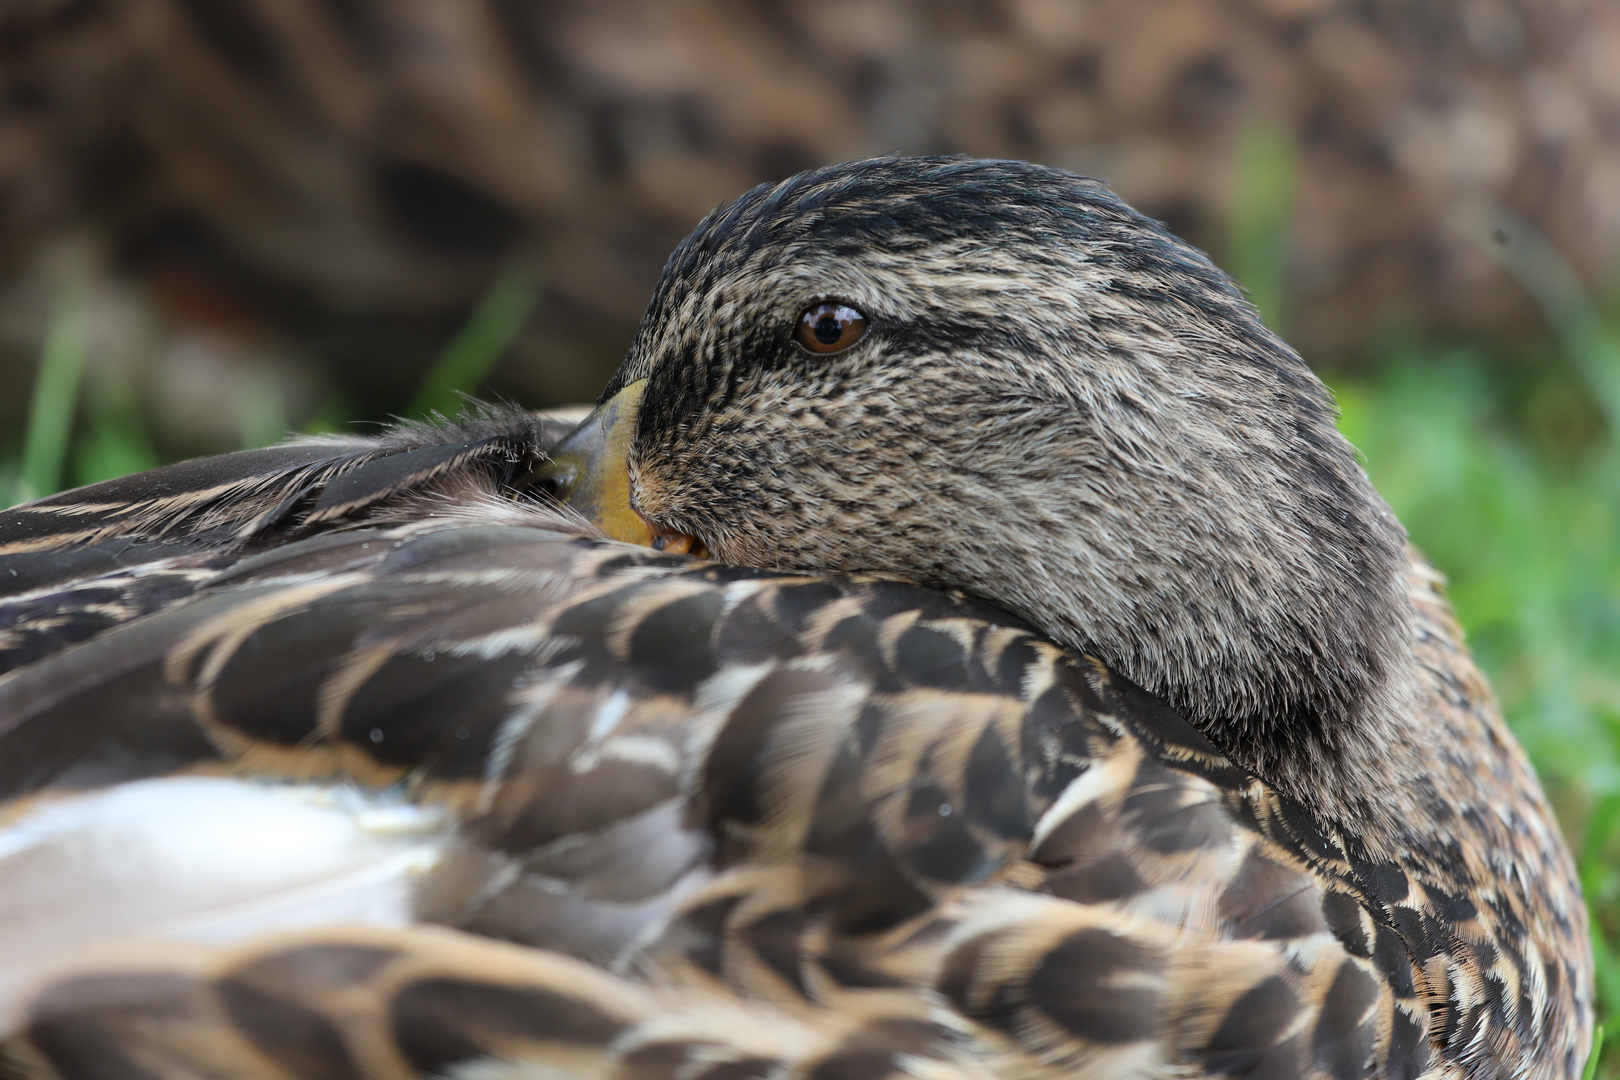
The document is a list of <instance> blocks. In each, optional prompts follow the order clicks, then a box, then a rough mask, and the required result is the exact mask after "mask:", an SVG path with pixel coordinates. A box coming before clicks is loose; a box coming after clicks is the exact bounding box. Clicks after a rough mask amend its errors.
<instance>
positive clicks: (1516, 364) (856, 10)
mask: <svg viewBox="0 0 1620 1080" xmlns="http://www.w3.org/2000/svg"><path fill="white" fill-rule="evenodd" d="M888 151H901V152H906V153H936V152H962V153H968V154H974V155H979V156H1012V157H1021V158H1027V159H1030V160H1035V161H1042V162H1047V163H1051V164H1055V165H1060V166H1063V167H1065V168H1070V169H1074V170H1077V171H1079V172H1083V173H1087V174H1089V175H1092V176H1096V177H1099V178H1101V179H1104V180H1106V181H1108V182H1109V183H1110V184H1112V185H1113V186H1114V187H1115V189H1116V190H1118V191H1119V192H1120V193H1121V194H1123V195H1124V196H1125V197H1126V198H1127V199H1128V200H1130V201H1131V202H1132V203H1133V204H1135V205H1136V206H1137V207H1138V208H1139V209H1141V210H1143V211H1145V212H1147V213H1149V214H1152V215H1154V216H1156V217H1159V218H1162V219H1164V220H1165V221H1166V222H1168V223H1169V224H1170V226H1171V227H1172V228H1174V229H1175V230H1176V231H1177V232H1179V233H1180V234H1182V235H1183V236H1186V237H1188V238H1189V239H1191V240H1192V241H1193V242H1195V243H1197V244H1199V245H1200V246H1202V247H1204V248H1205V249H1207V250H1209V251H1210V252H1211V253H1212V254H1213V255H1214V256H1215V258H1216V260H1217V261H1218V262H1220V263H1221V264H1222V265H1223V266H1225V267H1226V268H1227V269H1228V270H1230V271H1231V272H1232V273H1233V274H1234V275H1235V276H1236V277H1237V278H1238V279H1239V281H1240V282H1241V283H1242V284H1243V285H1244V287H1245V288H1246V289H1247V290H1248V291H1249V293H1250V295H1251V297H1252V298H1253V299H1254V301H1255V303H1256V304H1257V305H1258V306H1259V307H1260V309H1261V310H1262V312H1263V313H1264V314H1265V315H1266V317H1267V319H1268V321H1269V322H1271V324H1272V325H1273V326H1274V327H1276V328H1277V329H1279V330H1280V331H1281V332H1282V333H1283V334H1284V336H1286V337H1287V338H1288V339H1289V340H1290V341H1292V342H1293V343H1294V344H1295V345H1296V347H1298V348H1299V349H1300V351H1301V352H1302V353H1303V354H1304V355H1305V357H1306V358H1307V360H1309V361H1310V362H1311V363H1312V364H1313V365H1314V366H1315V367H1316V368H1317V370H1318V371H1321V372H1322V373H1323V374H1324V376H1325V377H1326V378H1327V379H1328V380H1329V382H1330V383H1332V384H1333V386H1334V388H1335V389H1336V391H1337V392H1338V394H1339V397H1340V403H1341V406H1342V408H1343V413H1344V416H1343V425H1344V427H1345V430H1346V431H1347V433H1348V434H1349V435H1350V436H1351V438H1352V439H1353V440H1354V441H1355V442H1356V443H1357V445H1358V446H1359V447H1360V448H1361V449H1362V451H1363V452H1364V453H1365V455H1366V458H1367V466H1368V469H1369V471H1370V472H1371V473H1372V475H1373V478H1374V480H1375V481H1376V482H1377V483H1378V484H1379V486H1380V488H1381V489H1382V490H1383V492H1384V493H1385V495H1386V497H1388V498H1389V500H1390V501H1391V503H1392V504H1393V505H1394V506H1395V508H1396V510H1397V512H1398V513H1399V514H1400V515H1401V516H1402V518H1403V520H1404V521H1405V522H1406V524H1407V526H1408V528H1409V529H1410V531H1411V533H1412V535H1413V537H1414V538H1415V539H1416V540H1417V542H1418V543H1419V544H1420V545H1421V546H1422V547H1423V548H1424V549H1425V550H1426V551H1427V552H1428V554H1429V555H1430V556H1431V557H1432V558H1433V559H1434V560H1435V561H1436V563H1437V564H1438V565H1439V566H1440V567H1441V569H1442V570H1443V571H1445V572H1446V573H1447V574H1448V575H1449V576H1450V578H1451V581H1452V596H1453V599H1454V600H1455V602H1456V604H1457V607H1458V610H1459V613H1460V615H1461V617H1462V619H1463V622H1464V624H1465V625H1466V626H1467V627H1468V629H1469V632H1470V634H1471V641H1472V643H1473V646H1474V648H1475V650H1476V653H1477V654H1478V656H1479V658H1480V659H1481V661H1482V662H1483V663H1484V665H1485V666H1486V668H1487V669H1488V670H1489V671H1490V673H1491V675H1492V678H1493V680H1494V683H1495V686H1496V688H1497V690H1498V692H1499V693H1500V694H1501V696H1502V698H1503V703H1504V706H1505V708H1506V710H1507V713H1508V715H1509V718H1510V720H1511V721H1512V722H1513V724H1514V726H1515V728H1516V729H1517V731H1518V732H1519V734H1520V736H1521V737H1522V738H1523V739H1524V741H1525V743H1526V745H1527V747H1528V748H1529V749H1530V752H1531V754H1532V756H1533V757H1534V758H1535V759H1536V762H1537V764H1538V766H1539V767H1540V768H1541V770H1542V774H1543V776H1544V777H1545V778H1546V780H1547V783H1548V787H1549V790H1550V791H1551V792H1552V794H1553V797H1554V799H1555V801H1556V803H1557V805H1558V808H1559V811H1560V814H1561V815H1562V818H1563V821H1564V824H1565V827H1566V829H1567V830H1568V832H1569V835H1570V837H1571V840H1572V842H1573V843H1574V845H1575V846H1576V849H1577V851H1578V852H1579V855H1580V858H1581V862H1582V868H1583V874H1584V876H1585V879H1586V882H1587V888H1588V892H1589V899H1590V900H1591V902H1592V904H1593V910H1594V914H1595V916H1596V922H1597V929H1598V933H1597V944H1598V949H1599V956H1600V966H1601V971H1600V981H1601V984H1602V987H1601V988H1602V992H1603V995H1604V996H1603V1009H1604V1014H1605V1015H1609V1016H1612V1015H1614V1010H1615V1009H1616V1008H1617V1006H1620V965H1617V964H1616V962H1615V956H1614V949H1615V943H1617V942H1620V438H1617V433H1620V344H1617V342H1620V4H1616V3H1614V2H1613V0H589V2H587V0H573V2H568V0H4V2H3V3H0V388H3V389H0V506H3V505H8V504H10V503H12V502H15V501H20V500H22V499H24V498H29V497H35V496H38V495H41V494H44V493H47V492H49V491H51V490H54V489H56V488H57V487H60V486H66V485H69V484H79V483H86V482H89V481H93V480H96V479H101V478H104V477H107V476H112V475H118V474H121V473H124V472H131V471H135V470H137V469H140V468H145V467H148V466H151V465H155V464H158V463H160V462H162V461H166V460H171V459H174V458H177V457H182V456H189V455H194V454H199V453H207V452H214V451H220V450H229V449H235V448H238V447H242V446H252V445H261V444H264V443H268V442H272V441H275V440H277V439H279V438H281V437H282V434H283V433H284V432H285V431H288V430H303V431H319V430H339V429H343V430H346V429H350V427H351V425H354V424H355V423H357V422H358V423H361V424H362V425H363V424H364V423H367V422H370V423H376V422H380V421H383V420H385V419H386V418H388V417H389V416H392V415H421V414H424V413H426V412H427V411H430V410H434V409H438V410H444V411H454V410H455V409H456V408H457V407H458V405H459V402H460V397H459V394H461V393H464V392H465V393H473V394H481V395H491V394H496V395H504V396H508V397H511V398H513V399H515V400H518V401H520V402H523V403H524V404H527V405H531V406H535V407H543V406H550V405H562V404H570V403H575V402H582V401H588V400H590V399H591V398H592V397H594V396H595V394H596V391H597V389H598V388H599V387H600V386H601V385H602V384H603V382H604V381H605V380H606V378H607V376H608V374H609V373H610V372H611V371H612V369H613V368H614V366H616V364H617V363H618V361H619V359H620V357H621V355H622V353H623V350H624V349H625V347H626V345H627V344H628V342H629V339H630V336H631V333H632V331H633V328H634V325H635V322H636V319H637V318H638V316H639V314H640V311H641V308H642V305H643V304H644V303H645V301H646V298H647V297H648V295H649V294H650V291H651V287H652V284H653V282H654V281H655V279H656V278H657V275H658V271H659V269H660V267H661V265H662V262H663V260H664V258H665V256H666V255H667V254H668V252H669V251H670V249H671V248H672V247H673V246H674V244H675V243H676V242H677V241H678V240H679V239H680V238H681V237H682V236H683V235H685V233H686V232H687V231H689V230H690V229H691V227H692V226H693V225H694V224H695V223H696V221H697V220H698V218H699V217H701V216H702V215H703V214H704V213H706V212H707V211H708V210H710V209H712V208H713V207H714V206H715V205H716V204H718V203H719V202H721V201H723V200H726V199H729V198H732V197H735V196H736V195H738V194H740V193H741V192H742V191H744V190H746V189H747V188H748V187H750V186H751V185H753V184H755V183H759V182H761V181H766V180H775V179H780V178H781V177H783V176H786V175H787V174H789V173H792V172H795V171H797V170H799V169H802V168H807V167H810V166H814V165H818V164H824V163H827V162H832V161H837V160H842V159H847V158H851V157H857V156H861V155H865V154H872V153H883V152H888ZM1610 1026H1611V1028H1614V1027H1615V1025H1614V1024H1612V1023H1611V1025H1610ZM1617 1034H1620V1031H1617ZM1616 1041H1617V1042H1620V1040H1616ZM1601 1075H1605V1076H1610V1077H1620V1054H1615V1053H1611V1054H1610V1055H1607V1056H1606V1059H1605V1063H1604V1065H1603V1071H1602V1073H1601Z"/></svg>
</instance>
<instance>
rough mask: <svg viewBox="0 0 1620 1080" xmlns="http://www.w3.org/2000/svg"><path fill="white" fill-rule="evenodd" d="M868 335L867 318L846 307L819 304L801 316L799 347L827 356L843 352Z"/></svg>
mask: <svg viewBox="0 0 1620 1080" xmlns="http://www.w3.org/2000/svg"><path fill="white" fill-rule="evenodd" d="M865 333H866V316H865V315H862V314H861V313H860V312H858V311H856V310H855V309H854V308H852V307H846V306H844V305H843V304H817V305H816V306H815V307H813V308H810V309H808V310H807V311H805V313H804V314H803V315H800V316H799V328H798V330H797V332H796V333H795V334H794V336H795V337H797V338H798V339H799V344H800V345H803V346H804V347H805V348H807V349H809V350H810V351H811V352H813V353H817V354H819V355H822V356H826V355H827V354H828V353H835V352H843V351H844V350H845V349H847V348H849V347H850V346H851V345H853V344H855V343H856V342H857V341H859V340H861V336H862V335H863V334H865Z"/></svg>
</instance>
